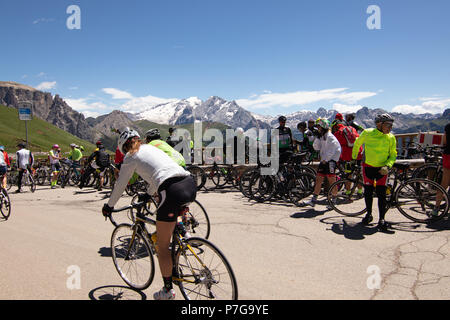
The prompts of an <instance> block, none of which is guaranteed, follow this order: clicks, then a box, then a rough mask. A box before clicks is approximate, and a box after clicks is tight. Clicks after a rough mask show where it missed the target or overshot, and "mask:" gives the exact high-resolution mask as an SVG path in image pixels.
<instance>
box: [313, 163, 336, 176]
mask: <svg viewBox="0 0 450 320" xmlns="http://www.w3.org/2000/svg"><path fill="white" fill-rule="evenodd" d="M317 174H318V175H322V176H334V175H336V161H334V160H330V161H328V162H320V163H319V167H318V168H317Z"/></svg>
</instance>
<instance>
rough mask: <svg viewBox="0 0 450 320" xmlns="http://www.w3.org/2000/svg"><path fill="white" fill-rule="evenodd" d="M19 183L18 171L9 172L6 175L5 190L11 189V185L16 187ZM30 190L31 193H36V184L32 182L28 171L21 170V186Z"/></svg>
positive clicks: (31, 176)
mask: <svg viewBox="0 0 450 320" xmlns="http://www.w3.org/2000/svg"><path fill="white" fill-rule="evenodd" d="M18 182H19V170H11V171H8V173H7V190H9V189H11V187H12V186H13V185H15V186H17V185H18ZM24 187H28V188H30V191H31V192H35V191H36V183H35V182H34V179H33V175H32V174H31V172H30V170H29V169H23V175H22V186H21V189H24Z"/></svg>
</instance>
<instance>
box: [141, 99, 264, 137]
mask: <svg viewBox="0 0 450 320" xmlns="http://www.w3.org/2000/svg"><path fill="white" fill-rule="evenodd" d="M136 117H137V118H138V119H140V120H148V121H152V122H157V123H162V124H170V125H180V124H186V123H192V122H194V121H205V122H206V121H210V122H220V123H223V124H226V125H228V126H230V127H232V128H237V127H242V128H243V129H244V130H247V129H249V128H254V127H259V128H268V124H267V123H266V122H265V121H258V120H257V119H256V118H255V117H254V116H253V115H252V113H251V112H249V111H247V110H245V109H244V108H242V107H240V106H239V105H238V104H237V103H236V102H235V101H226V100H224V99H222V98H220V97H215V96H214V97H210V98H209V99H208V100H206V101H202V100H200V99H199V98H196V97H191V98H188V99H182V100H178V101H173V102H168V103H164V104H159V105H157V106H152V107H149V108H147V109H146V110H144V111H143V112H140V113H137V114H136Z"/></svg>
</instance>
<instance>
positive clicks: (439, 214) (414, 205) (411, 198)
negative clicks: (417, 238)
mask: <svg viewBox="0 0 450 320" xmlns="http://www.w3.org/2000/svg"><path fill="white" fill-rule="evenodd" d="M439 193H440V194H441V195H442V200H441V202H440V205H439V207H438V208H436V196H437V195H438V194H439ZM394 197H395V198H394V199H395V203H396V207H397V209H398V211H400V213H401V214H403V215H404V216H405V217H407V218H408V219H410V220H412V221H415V222H420V223H429V222H433V221H437V220H440V219H442V218H443V217H444V216H445V215H446V214H447V213H448V210H449V206H450V203H449V197H448V194H447V192H446V191H445V190H444V188H442V187H441V185H440V184H438V183H436V182H434V181H431V180H428V179H421V178H417V179H409V180H407V181H406V182H404V183H403V184H402V185H401V186H400V187H399V188H398V189H397V191H396V192H395V195H394ZM433 209H437V210H436V212H434V213H433Z"/></svg>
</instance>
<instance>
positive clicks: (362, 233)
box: [320, 217, 394, 240]
mask: <svg viewBox="0 0 450 320" xmlns="http://www.w3.org/2000/svg"><path fill="white" fill-rule="evenodd" d="M354 219H358V220H359V218H354ZM320 222H322V223H325V224H328V225H331V228H330V229H329V230H331V231H333V232H334V233H336V234H339V235H343V236H344V237H345V238H346V239H349V240H363V239H365V238H366V236H371V235H373V234H375V233H377V232H379V231H378V228H377V227H376V225H369V226H366V225H363V224H362V223H361V222H360V221H358V222H353V221H352V222H350V223H349V222H347V221H346V220H345V219H342V217H329V218H324V219H321V220H320ZM385 233H388V234H393V233H394V232H393V231H391V230H388V231H387V232H385Z"/></svg>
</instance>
